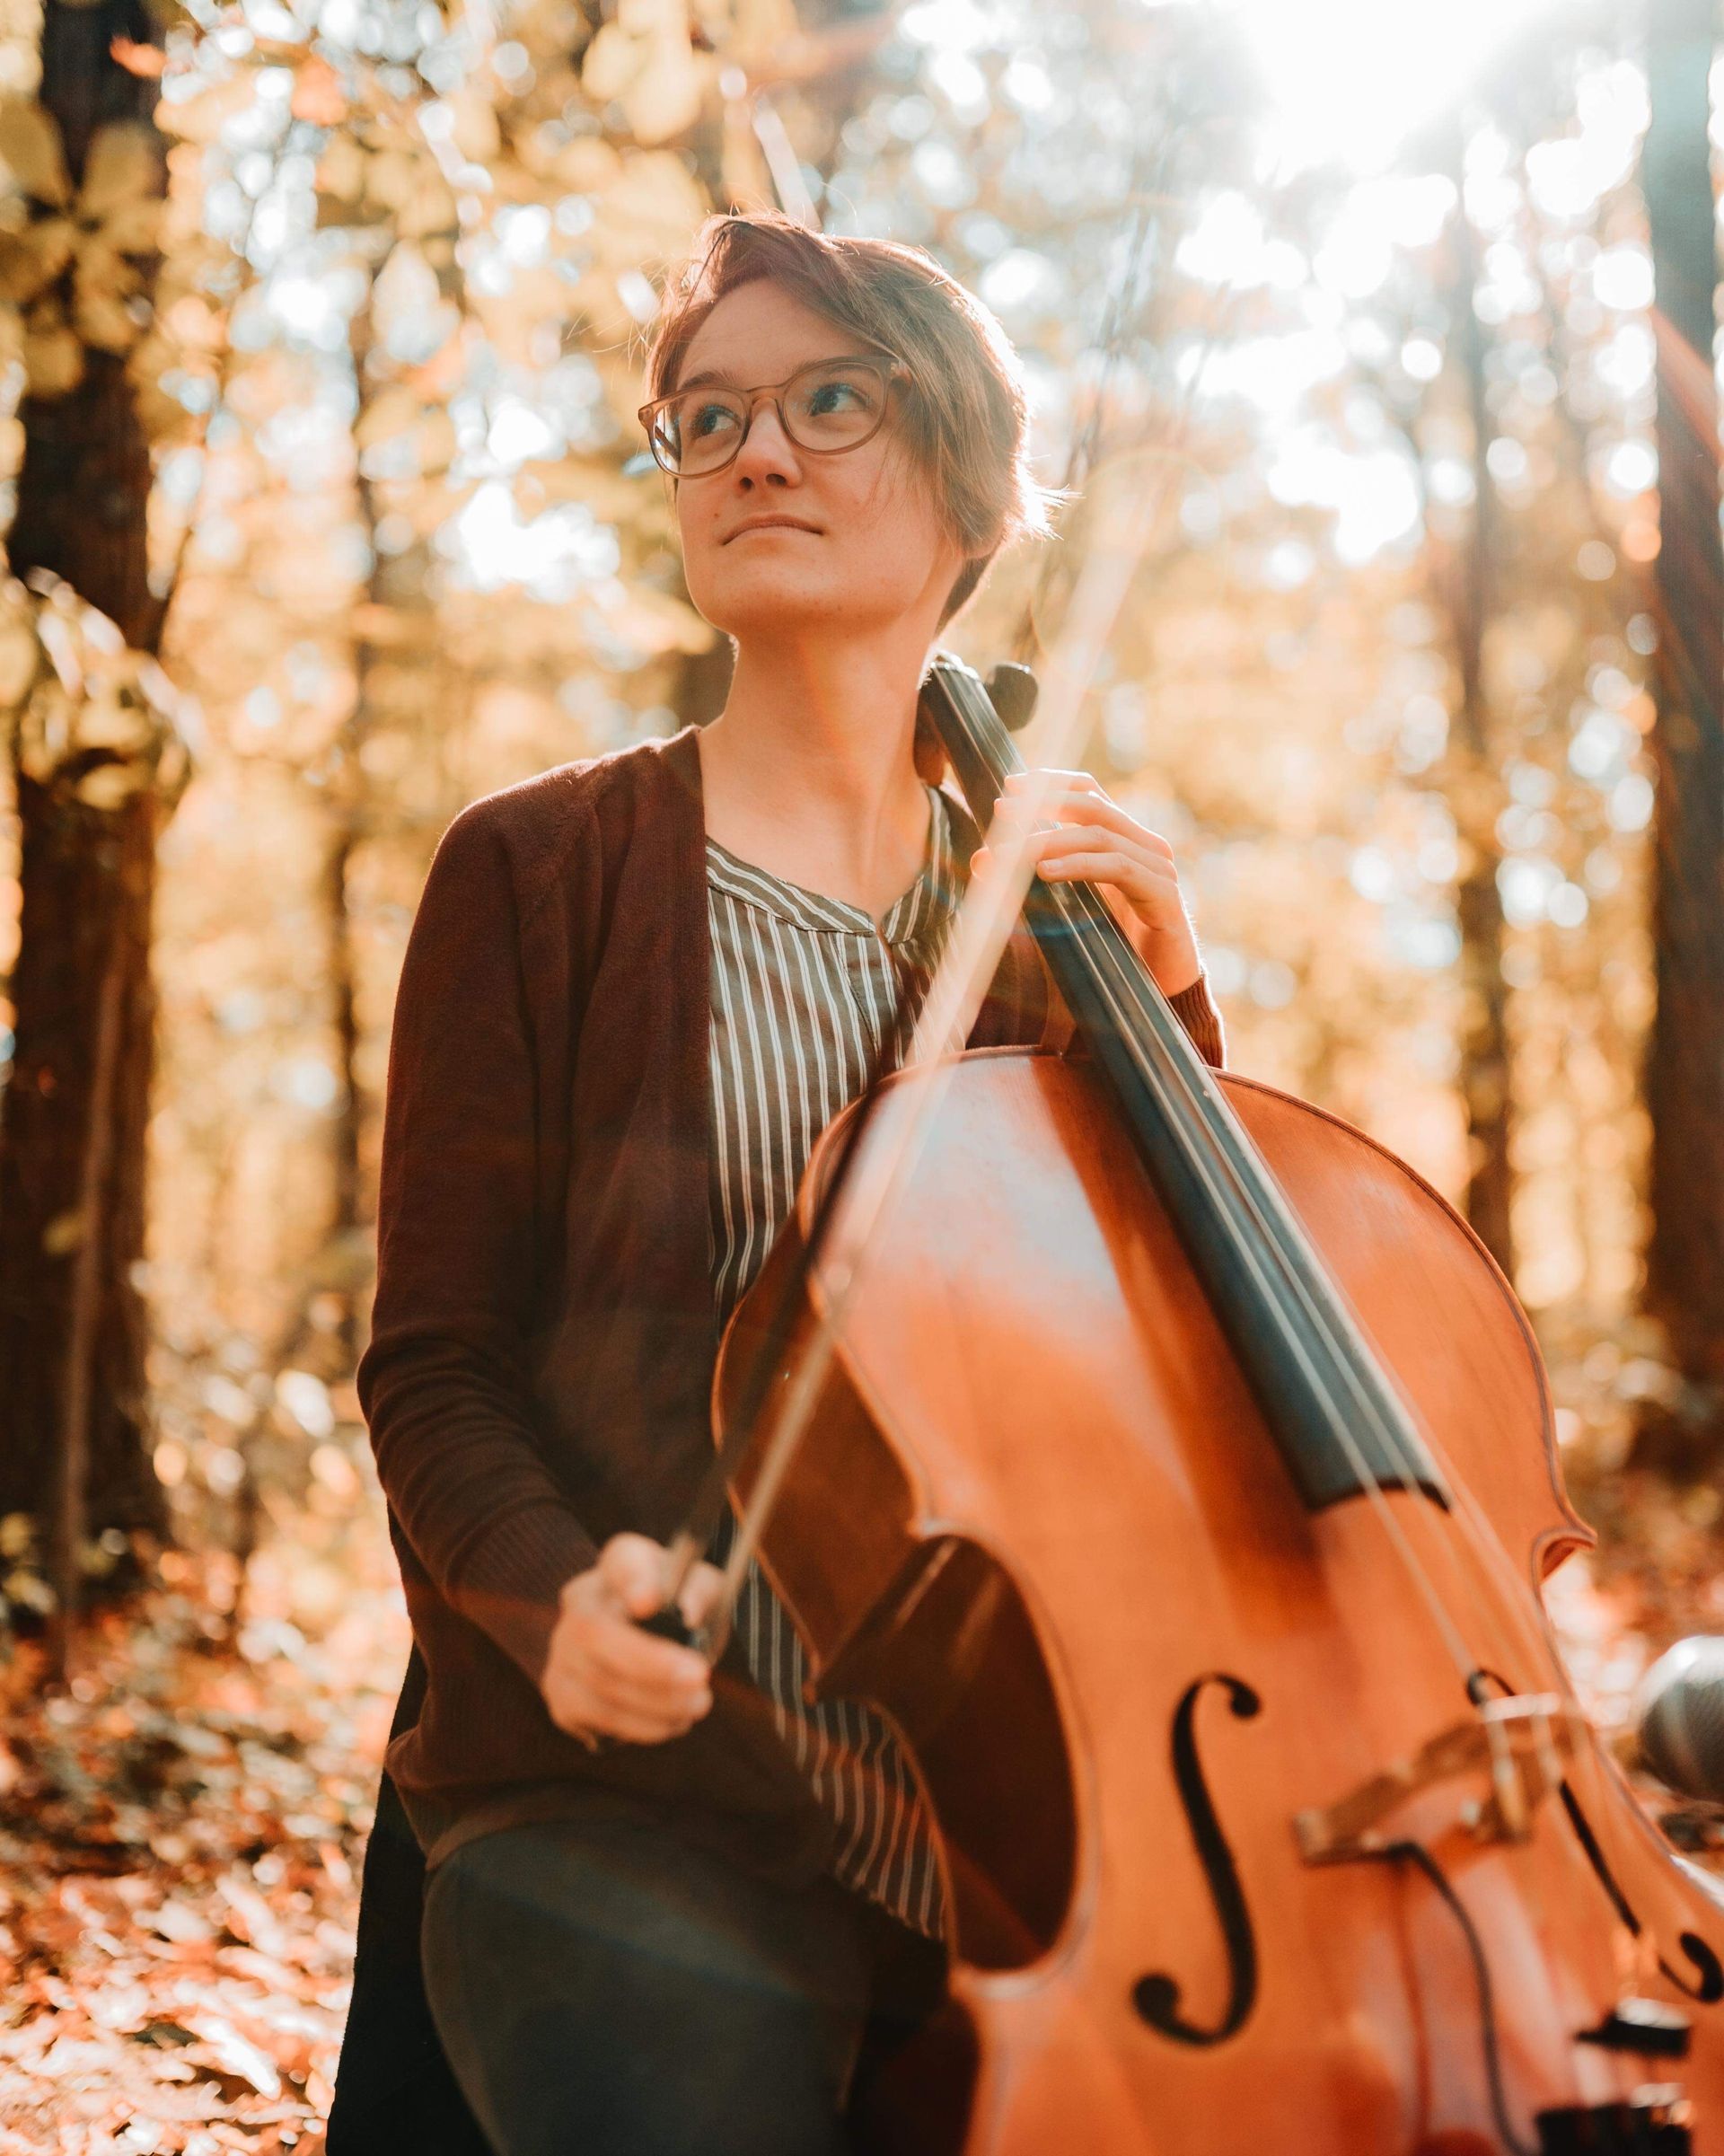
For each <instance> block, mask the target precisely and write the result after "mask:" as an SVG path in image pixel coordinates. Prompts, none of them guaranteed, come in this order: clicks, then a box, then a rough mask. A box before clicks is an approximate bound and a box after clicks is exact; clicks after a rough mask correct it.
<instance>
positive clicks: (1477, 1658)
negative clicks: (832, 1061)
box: [714, 653, 1724, 2156]
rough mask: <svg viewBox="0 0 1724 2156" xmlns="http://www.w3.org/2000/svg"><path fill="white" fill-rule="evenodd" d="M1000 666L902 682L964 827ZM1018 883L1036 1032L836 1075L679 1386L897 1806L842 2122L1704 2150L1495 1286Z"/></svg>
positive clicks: (1681, 1885) (1301, 1114)
mask: <svg viewBox="0 0 1724 2156" xmlns="http://www.w3.org/2000/svg"><path fill="white" fill-rule="evenodd" d="M1014 673H1016V675H1018V676H1020V677H1023V678H1021V679H1018V680H1016V682H1015V681H1014V678H1013V676H1014ZM1026 682H1027V691H1026V688H1025V683H1026ZM990 689H991V691H992V693H991V694H990ZM1014 690H1016V694H1015V695H1010V694H1008V691H1014ZM1033 690H1034V682H1033V677H1027V676H1025V675H1024V670H1021V669H1019V670H997V672H996V674H995V676H994V677H993V680H992V682H990V685H989V686H984V684H983V683H982V682H981V678H980V677H979V676H978V675H976V674H975V673H973V672H972V670H971V669H970V668H969V667H967V666H966V665H964V664H963V662H962V661H960V660H957V659H956V658H954V656H952V655H950V654H947V653H940V654H938V655H937V656H936V658H935V660H934V662H933V664H932V665H931V667H930V669H929V671H928V674H927V676H926V678H925V680H924V682H923V686H922V709H923V713H924V715H925V716H926V717H928V719H929V720H930V721H931V723H932V724H933V725H934V726H935V728H936V730H937V733H938V735H939V738H940V740H941V742H942V744H943V745H944V747H945V749H946V753H947V755H948V758H949V760H950V761H951V763H952V765H953V767H954V770H955V772H956V775H957V778H958V781H959V784H960V786H961V787H962V788H963V792H964V794H965V796H966V797H967V798H968V800H969V802H970V804H971V805H972V810H973V811H974V812H975V814H976V817H977V822H978V823H979V824H980V825H981V826H982V827H983V828H985V827H986V825H987V823H988V820H989V811H990V806H991V804H992V803H993V802H994V800H995V799H996V797H997V796H998V794H999V791H1000V789H1001V787H1002V784H1003V782H1004V779H1005V778H1006V776H1007V773H1008V771H1010V770H1014V769H1021V768H1022V766H1021V763H1020V761H1019V759H1018V757H1017V754H1016V749H1015V747H1014V745H1013V743H1012V739H1011V735H1010V732H1009V731H1008V730H1007V726H1006V725H1005V724H1004V723H1003V720H1002V717H1001V716H1000V711H999V710H998V709H997V708H996V704H995V700H994V699H995V698H996V697H998V700H999V704H1000V706H1001V708H1011V707H1012V706H1013V705H1014V704H1015V705H1016V711H1015V712H1014V716H1019V717H1021V716H1027V709H1026V706H1027V703H1028V701H1029V700H1030V695H1031V694H1032V693H1033ZM1025 923H1026V925H1027V927H1028V928H1029V931H1030V933H1031V935H1032V936H1033V937H1034V940H1035V942H1036V944H1037V946H1038V947H1039V949H1040V951H1041V953H1042V957H1043V959H1044V961H1045V964H1046V965H1047V968H1048V971H1049V972H1050V974H1051V978H1052V980H1053V981H1054V982H1055V984H1056V985H1057V987H1058V988H1059V990H1060V994H1061V996H1062V997H1063V999H1064V1000H1065V1002H1066V1004H1067V1006H1068V1008H1069V1010H1070V1013H1071V1015H1072V1017H1073V1019H1074V1020H1075V1022H1076V1026H1077V1036H1078V1041H1079V1043H1080V1051H1079V1052H1077V1053H1071V1054H1054V1053H1049V1052H1045V1051H1043V1050H1029V1049H983V1050H975V1051H963V1052H955V1053H943V1054H937V1055H934V1056H932V1057H924V1058H923V1059H922V1060H916V1061H912V1062H910V1063H908V1064H907V1065H906V1066H905V1067H904V1068H902V1069H898V1070H896V1071H893V1073H892V1074H891V1075H889V1076H887V1077H885V1078H883V1079H881V1080H880V1081H879V1082H878V1083H877V1084H876V1085H875V1087H873V1088H871V1089H870V1091H869V1092H868V1093H867V1094H866V1096H864V1097H863V1099H862V1100H860V1101H858V1103H856V1104H853V1105H852V1106H851V1108H850V1109H849V1110H847V1111H846V1113H845V1114H844V1115H842V1116H840V1118H839V1119H838V1120H837V1121H836V1122H834V1123H833V1124H832V1126H831V1128H830V1129H829V1130H828V1131H826V1132H825V1133H824V1134H823V1136H822V1139H821V1140H819V1142H818V1143H817V1145H816V1148H815V1149H814V1155H813V1157H811V1159H810V1161H809V1164H808V1167H807V1169H806V1172H805V1176H804V1179H803V1183H802V1186H801V1189H800V1191H799V1192H798V1198H797V1203H796V1209H795V1211H794V1214H793V1216H792V1218H791V1219H790V1220H789V1222H787V1226H786V1228H785V1230H784V1233H783V1235H782V1236H780V1238H779V1241H778V1245H776V1246H775V1248H774V1250H773V1253H772V1254H771V1255H770V1258H769V1260H768V1263H767V1265H766V1267H765V1269H764V1271H763V1272H762V1273H761V1277H760V1279H759V1280H757V1281H756V1283H755V1285H754V1287H753V1288H752V1289H751V1291H750V1293H749V1294H748V1296H747V1297H745V1298H744V1299H743V1302H742V1303H741V1305H740V1306H739V1307H738V1308H737V1309H736V1310H735V1312H734V1314H733V1316H732V1318H731V1321H730V1324H729V1325H728V1327H727V1328H726V1334H725V1337H724V1341H723V1342H722V1345H721V1349H720V1355H719V1361H718V1366H717V1372H716V1375H715V1380H714V1427H715V1431H716V1433H717V1444H718V1451H717V1456H716V1461H715V1478H716V1481H717V1483H718V1485H719V1486H720V1487H723V1486H725V1485H727V1486H728V1489H729V1492H730V1497H731V1501H732V1502H733V1504H734V1507H735V1509H736V1513H737V1518H738V1529H737V1534H736V1536H735V1538H734V1546H733V1549H732V1553H731V1566H730V1577H731V1579H732V1581H733V1584H734V1580H736V1579H737V1578H738V1577H739V1575H740V1570H741V1567H742V1566H743V1564H744V1563H745V1562H747V1560H748V1558H749V1556H750V1555H751V1554H752V1555H753V1556H755V1557H757V1558H758V1561H759V1562H761V1565H762V1566H763V1567H764V1569H765V1571H766V1572H767V1574H768V1576H769V1578H770V1582H771V1584H772V1586H773V1588H775V1589H776V1590H777V1592H778V1595H779V1597H781V1599H782V1600H783V1601H784V1603H785V1604H786V1606H787V1607H788V1609H789V1610H790V1612H791V1615H792V1616H793V1617H794V1619H795V1621H796V1624H797V1626H798V1629H799V1630H800V1631H801V1632H802V1634H803V1637H804V1640H805V1644H806V1647H807V1649H808V1652H809V1657H810V1666H811V1669H812V1672H813V1676H812V1679H811V1682H812V1684H813V1685H814V1688H815V1689H816V1690H817V1691H818V1692H820V1693H822V1694H832V1695H838V1696H849V1695H855V1694H865V1695H866V1696H867V1697H868V1698H869V1699H870V1700H872V1701H873V1702H874V1703H875V1704H876V1705H878V1706H879V1707H880V1708H881V1710H882V1711H883V1712H885V1713H886V1714H887V1715H888V1716H889V1717H890V1718H891V1719H892V1720H893V1722H894V1724H895V1725H896V1727H897V1729H898V1730H899V1733H900V1735H901V1736H902V1739H903V1741H904V1744H905V1747H906V1748H907V1750H908V1752H909V1754H910V1757H911V1759H912V1761H913V1763H914V1764H915V1768H916V1771H917V1773H918V1775H919V1779H920V1782H921V1784H922V1788H923V1791H924V1793H925V1795H926V1797H927V1799H928V1804H929V1807H930V1808H931V1811H932V1815H933V1818H934V1822H935V1826H936V1842H937V1852H938V1856H939V1861H940V1865H941V1870H942V1877H943V1881H944V1884H945V1888H946V1909H947V1934H948V1949H949V1959H950V1975H949V1987H948V1989H949V1997H948V2002H947V2004H946V2007H945V2009H944V2010H943V2011H942V2013H941V2015H940V2016H939V2017H938V2019H937V2024H936V2025H935V2027H934V2028H931V2029H930V2030H929V2031H928V2036H927V2039H926V2041H925V2042H924V2043H923V2044H922V2046H920V2048H919V2054H918V2055H917V2056H915V2057H914V2058H912V2059H911V2060H910V2062H909V2063H908V2064H907V2065H906V2068H905V2075H904V2080H903V2088H904V2091H905V2094H904V2098H903V2102H904V2111H905V2118H904V2123H903V2125H902V2133H901V2135H900V2137H899V2139H898V2140H895V2141H894V2143H893V2145H894V2146H898V2145H902V2146H906V2147H912V2148H914V2149H916V2150H917V2151H918V2152H924V2151H925V2152H929V2156H932V2152H935V2151H938V2152H941V2156H1051V2152H1060V2151H1064V2150H1068V2149H1070V2150H1082V2151H1084V2152H1092V2156H1188V2152H1189V2156H1261V2152H1263V2151H1265V2150H1271V2149H1272V2150H1274V2151H1276V2152H1278V2156H1280V2152H1285V2151H1297V2152H1310V2156H1568V2152H1580V2151H1593V2152H1601V2156H1630V2152H1637V2156H1638V2152H1646V2156H1683V2152H1697V2156H1724V1894H1720V1889H1719V1888H1718V1887H1717V1886H1716V1885H1715V1884H1714V1882H1713V1881H1712V1880H1711V1878H1710V1877H1708V1876H1707V1875H1706V1874H1704V1873H1703V1872H1702V1871H1701V1870H1698V1868H1696V1867H1694V1866H1693V1865H1691V1864H1689V1863H1688V1862H1686V1861H1684V1860H1683V1859H1682V1858H1680V1857H1679V1856H1678V1855H1677V1854H1676V1852H1675V1851H1674V1850H1673V1849H1672V1848H1671V1846H1670V1845H1669V1844H1667V1842H1666V1841H1665V1840H1664V1839H1663V1837H1662V1836H1661V1835H1659V1834H1658V1830H1657V1828H1656V1826H1654V1824H1653V1822H1652V1821H1651V1819H1650V1818H1649V1817H1648V1816H1647V1814H1646V1813H1645V1812H1644V1811H1643V1810H1642V1809H1641V1808H1640V1805H1639V1803H1638V1801H1637V1800H1636V1799H1635V1798H1634V1796H1633V1794H1632V1791H1631V1790H1630V1788H1629V1786H1628V1784H1627V1782H1626V1781H1625V1780H1624V1778H1623V1775H1622V1773H1621V1772H1620V1770H1619V1769H1618V1768H1617V1766H1616V1765H1615V1763H1614V1761H1613V1760H1612V1759H1611V1758H1610V1757H1609V1756H1608V1755H1607V1754H1606V1752H1605V1749H1604V1747H1602V1745H1601V1744H1600V1743H1599V1741H1598V1738H1597V1737H1596V1733H1595V1732H1594V1731H1593V1729H1591V1727H1590V1725H1589V1724H1588V1722H1587V1720H1586V1719H1585V1717H1584V1715H1583V1714H1582V1712H1581V1711H1580V1709H1579V1705H1578V1703H1576V1700H1575V1697H1574V1694H1573V1692H1572V1689H1571V1686H1570V1683H1569V1680H1568V1678H1567V1676H1566V1675H1565V1673H1564V1671H1563V1668H1562V1666H1561V1660H1560V1659H1559V1657H1558V1655H1557V1652H1556V1650H1555V1648H1554V1645H1553V1642H1552V1636H1551V1633H1550V1630H1549V1626H1548V1624H1547V1622H1546V1619H1545V1616H1544V1611H1543V1607H1542V1605H1541V1602H1540V1598H1539V1582H1540V1580H1542V1579H1543V1578H1544V1576H1545V1575H1546V1574H1547V1573H1548V1572H1549V1571H1551V1570H1552V1567H1553V1566H1555V1565H1556V1564H1557V1563H1559V1562H1561V1560H1562V1558H1563V1557H1564V1556H1566V1555H1568V1554H1569V1553H1571V1552H1573V1551H1575V1550H1576V1549H1578V1548H1580V1547H1583V1546H1585V1545H1586V1544H1588V1543H1589V1542H1590V1540H1591V1539H1592V1537H1591V1536H1590V1532H1589V1530H1588V1528H1587V1527H1586V1526H1585V1525H1584V1523H1583V1522H1582V1521H1581V1519H1580V1518H1579V1516H1578V1515H1577V1514H1576V1513H1575V1511H1574V1510H1573V1509H1572V1507H1571V1505H1570V1502H1569V1500H1568V1498H1567V1496H1566V1493H1565V1492H1564V1490H1563V1487H1562V1481H1561V1470H1560V1467H1559V1465H1558V1460H1557V1455H1556V1450H1555V1446H1554V1440H1553V1434H1552V1412H1551V1403H1550V1397H1549V1391H1548V1386H1547V1383H1546V1379H1545V1376H1544V1368H1543V1365H1542V1362H1541V1360H1540V1357H1539V1353H1538V1351H1537V1348H1536V1346H1535V1342H1534V1339H1533V1335H1532V1333H1531V1330H1530V1327H1529V1325H1528V1324H1527V1321H1526V1316H1525V1315H1524V1313H1523V1312H1522V1311H1521V1309H1520V1307H1519V1306H1518V1304H1517V1301H1516V1299H1515V1298H1514V1295H1513V1292H1512V1290H1511V1289H1510V1288H1509V1286H1508V1282H1507V1280H1505V1279H1504V1278H1503V1276H1502V1274H1501V1273H1500V1272H1499V1271H1498V1269H1497V1267H1496V1266H1495V1264H1494V1263H1493V1262H1492V1261H1491V1258H1490V1257H1489V1255H1488V1254H1486V1252H1485V1251H1484V1248H1483V1246H1482V1245H1481V1244H1480V1243H1479V1242H1478V1240H1477V1238H1476V1237H1475V1236H1473V1233H1472V1231H1471V1230H1470V1229H1469V1228H1467V1227H1466V1226H1465V1223H1464V1222H1463V1221H1462V1220H1461V1219H1459V1217H1458V1216H1457V1215H1456V1213H1455V1212H1454V1211H1453V1210H1452V1209H1450V1208H1449V1207H1448V1205H1447V1203H1446V1202H1445V1201H1443V1200H1442V1199H1441V1198H1440V1197H1439V1196H1438V1194H1437V1193H1436V1192H1434V1191H1433V1190H1432V1189H1431V1188H1430V1187H1429V1185H1428V1184H1425V1183H1424V1182H1423V1181H1422V1180H1421V1178H1420V1177H1419V1176H1418V1175H1416V1174H1415V1173H1414V1172H1413V1171H1412V1169H1411V1168H1410V1167H1409V1166H1407V1165H1406V1164H1405V1163H1404V1162H1403V1161H1401V1160H1399V1159H1398V1158H1396V1157H1394V1155H1393V1154H1391V1153H1389V1152H1388V1151H1387V1150H1385V1148H1383V1147H1381V1146H1379V1145H1377V1144H1376V1143H1375V1142H1374V1141H1373V1140H1370V1139H1368V1137H1366V1136H1365V1135H1364V1134H1363V1133H1361V1132H1360V1131H1357V1130H1355V1129H1353V1128H1352V1127H1350V1125H1348V1124H1346V1123H1344V1122H1341V1120H1339V1119H1338V1118H1337V1117H1335V1116H1333V1115H1331V1114H1328V1113H1325V1112H1324V1111H1323V1110H1321V1109H1319V1108H1316V1107H1314V1106H1312V1105H1310V1104H1306V1103H1305V1102H1303V1101H1300V1100H1297V1099H1296V1098H1294V1097H1292V1096H1289V1095H1287V1094H1284V1093H1281V1092H1278V1091H1276V1090H1274V1089H1272V1088H1271V1087H1266V1086H1262V1085H1259V1084H1256V1083H1254V1082H1253V1081H1252V1080H1249V1079H1246V1078H1240V1077H1237V1076H1235V1075H1233V1074H1230V1073H1218V1072H1213V1071H1210V1070H1209V1069H1208V1068H1207V1067H1206V1066H1205V1065H1204V1064H1203V1062H1202V1061H1201V1058H1200V1057H1199V1056H1198V1054H1197V1053H1196V1052H1195V1050H1194V1049H1193V1048H1192V1045H1191V1044H1190V1043H1189V1042H1188V1041H1187V1039H1186V1037H1185V1035H1184V1034H1183V1029H1182V1028H1181V1027H1180V1025H1178V1022H1177V1020H1176V1019H1175V1018H1174V1016H1173V1014H1172V1012H1171V1010H1170V1009H1169V1008H1168V1007H1167V1005H1166V1003H1165V999H1164V998H1163V997H1162V996H1161V994H1160V991H1159V990H1157V987H1156V985H1155V983H1154V981H1152V979H1151V978H1150V976H1149V975H1148V972H1147V970H1146V969H1145V968H1144V966H1143V965H1142V964H1141V962H1140V961H1139V959H1138V957H1137V955H1136V953H1135V951H1134V950H1133V949H1132V946H1131V945H1130V941H1129V940H1128V938H1127V937H1125V935H1124V933H1123V932H1122V931H1121V928H1120V927H1119V926H1118V924H1117V922H1116V921H1115V920H1114V919H1113V915H1112V914H1111V912H1110V911H1109V910H1108V909H1107V907H1106V905H1105V904H1104V902H1103V901H1102V899H1101V898H1100V897H1099V896H1098V894H1097V893H1095V891H1094V890H1093V889H1092V888H1090V887H1088V886H1086V885H1082V884H1035V885H1034V886H1033V887H1032V888H1031V891H1030V894H1029V896H1028V898H1027V900H1026V902H1025ZM912 1170H913V1172H912ZM888 1188H889V1191H890V1207H889V1215H890V1232H884V1233H878V1234H876V1233H875V1232H874V1229H875V1226H876V1224H877V1223H878V1222H879V1221H881V1220H884V1219H886V1217H887V1207H886V1200H885V1196H884V1194H883V1193H886V1192H888Z"/></svg>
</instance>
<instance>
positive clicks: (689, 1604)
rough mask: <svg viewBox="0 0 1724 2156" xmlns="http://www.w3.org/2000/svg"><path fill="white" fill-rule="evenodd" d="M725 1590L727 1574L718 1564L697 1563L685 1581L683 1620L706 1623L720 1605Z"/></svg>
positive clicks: (686, 1622) (690, 1622) (692, 1623)
mask: <svg viewBox="0 0 1724 2156" xmlns="http://www.w3.org/2000/svg"><path fill="white" fill-rule="evenodd" d="M724 1591H725V1575H724V1574H723V1573H722V1572H721V1571H719V1570H718V1568H717V1565H716V1564H697V1565H696V1566H695V1567H694V1569H693V1571H691V1572H690V1574H689V1576H688V1579H687V1580H685V1581H684V1582H683V1586H682V1602H681V1607H682V1617H683V1622H684V1623H685V1624H690V1625H699V1624H705V1623H706V1622H707V1620H708V1617H710V1616H711V1615H712V1614H713V1612H714V1611H715V1610H716V1609H717V1606H718V1601H719V1597H720V1596H721V1595H722V1594H723V1593H724Z"/></svg>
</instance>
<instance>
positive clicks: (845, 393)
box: [808, 378, 868, 412]
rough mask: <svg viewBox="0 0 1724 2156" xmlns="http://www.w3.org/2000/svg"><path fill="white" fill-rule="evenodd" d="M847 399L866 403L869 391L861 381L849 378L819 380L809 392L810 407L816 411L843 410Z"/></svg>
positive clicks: (845, 407) (853, 402) (855, 402)
mask: <svg viewBox="0 0 1724 2156" xmlns="http://www.w3.org/2000/svg"><path fill="white" fill-rule="evenodd" d="M846 400H849V402H850V403H852V404H858V405H862V404H866V402H867V401H868V393H867V392H866V389H864V388H863V386H862V385H861V383H858V382H852V381H849V380H848V379H843V378H840V379H838V380H834V381H830V382H817V383H814V387H813V388H812V389H811V390H810V391H809V392H808V404H809V409H811V410H813V411H814V412H835V411H843V410H845V409H847V404H846Z"/></svg>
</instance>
